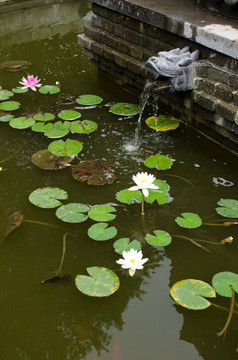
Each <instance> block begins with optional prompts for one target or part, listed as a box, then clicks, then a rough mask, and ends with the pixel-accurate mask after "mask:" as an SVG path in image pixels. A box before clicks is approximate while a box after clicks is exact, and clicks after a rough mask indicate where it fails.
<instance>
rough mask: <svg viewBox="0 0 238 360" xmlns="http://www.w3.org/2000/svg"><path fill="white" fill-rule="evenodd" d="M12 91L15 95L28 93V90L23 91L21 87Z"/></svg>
mask: <svg viewBox="0 0 238 360" xmlns="http://www.w3.org/2000/svg"><path fill="white" fill-rule="evenodd" d="M12 91H13V92H14V93H16V94H23V93H26V92H27V91H28V88H25V89H23V88H22V87H20V86H17V87H16V88H13V89H12Z"/></svg>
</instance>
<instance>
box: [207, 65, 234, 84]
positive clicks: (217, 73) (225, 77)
mask: <svg viewBox="0 0 238 360" xmlns="http://www.w3.org/2000/svg"><path fill="white" fill-rule="evenodd" d="M207 76H208V78H209V79H210V80H214V81H219V82H222V83H224V84H228V81H229V77H230V74H229V72H228V71H226V70H222V68H220V67H215V66H209V68H208V74H207Z"/></svg>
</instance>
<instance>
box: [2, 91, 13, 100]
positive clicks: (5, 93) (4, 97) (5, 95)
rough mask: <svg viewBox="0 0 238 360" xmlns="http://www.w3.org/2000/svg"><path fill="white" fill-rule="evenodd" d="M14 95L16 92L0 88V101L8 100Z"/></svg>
mask: <svg viewBox="0 0 238 360" xmlns="http://www.w3.org/2000/svg"><path fill="white" fill-rule="evenodd" d="M13 95H14V93H13V92H11V91H9V90H0V101H3V100H8V99H9V98H10V97H12V96H13Z"/></svg>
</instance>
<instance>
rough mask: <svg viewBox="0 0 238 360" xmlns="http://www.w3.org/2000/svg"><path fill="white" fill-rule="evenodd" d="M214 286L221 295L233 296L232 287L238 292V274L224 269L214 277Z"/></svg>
mask: <svg viewBox="0 0 238 360" xmlns="http://www.w3.org/2000/svg"><path fill="white" fill-rule="evenodd" d="M212 286H213V287H214V289H215V290H216V292H217V293H218V294H219V295H221V296H226V297H231V296H232V289H233V290H234V291H235V292H236V293H238V274H235V273H233V272H230V271H222V272H219V273H217V274H215V275H214V276H213V278H212Z"/></svg>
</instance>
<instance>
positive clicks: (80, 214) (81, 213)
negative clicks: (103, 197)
mask: <svg viewBox="0 0 238 360" xmlns="http://www.w3.org/2000/svg"><path fill="white" fill-rule="evenodd" d="M88 210H89V207H88V206H87V205H84V204H79V203H70V204H66V205H62V206H61V207H60V208H58V209H57V210H56V213H55V214H56V216H57V217H58V218H59V219H60V220H62V221H64V222H67V223H81V222H83V221H86V220H87V218H88V216H87V215H86V214H85V213H86V212H87V211H88Z"/></svg>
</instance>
